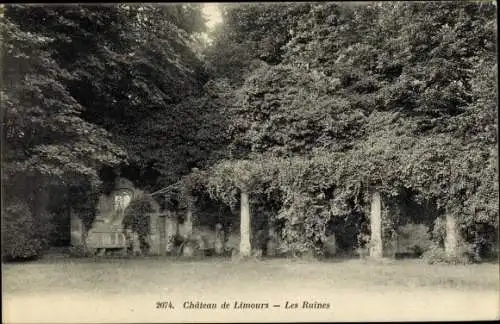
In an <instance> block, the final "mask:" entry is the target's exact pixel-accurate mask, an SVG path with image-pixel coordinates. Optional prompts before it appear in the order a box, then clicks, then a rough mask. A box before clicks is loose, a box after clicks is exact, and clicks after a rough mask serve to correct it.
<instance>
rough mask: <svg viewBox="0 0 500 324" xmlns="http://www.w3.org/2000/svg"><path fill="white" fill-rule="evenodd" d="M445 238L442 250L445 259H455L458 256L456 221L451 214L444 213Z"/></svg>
mask: <svg viewBox="0 0 500 324" xmlns="http://www.w3.org/2000/svg"><path fill="white" fill-rule="evenodd" d="M445 222H446V236H445V239H444V250H445V252H446V255H447V257H449V258H456V257H457V256H458V236H459V233H458V226H457V219H456V217H455V215H453V214H452V213H446V219H445Z"/></svg>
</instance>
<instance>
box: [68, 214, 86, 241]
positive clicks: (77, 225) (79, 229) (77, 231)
mask: <svg viewBox="0 0 500 324" xmlns="http://www.w3.org/2000/svg"><path fill="white" fill-rule="evenodd" d="M70 219H71V220H70V222H71V229H70V230H71V246H73V247H79V246H84V245H85V241H84V232H85V228H84V226H83V222H82V220H81V219H80V217H79V216H78V215H77V214H76V213H75V212H74V211H73V209H71V210H70Z"/></svg>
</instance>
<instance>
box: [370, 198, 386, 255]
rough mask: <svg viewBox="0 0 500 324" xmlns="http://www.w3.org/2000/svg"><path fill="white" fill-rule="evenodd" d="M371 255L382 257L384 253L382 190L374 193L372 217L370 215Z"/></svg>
mask: <svg viewBox="0 0 500 324" xmlns="http://www.w3.org/2000/svg"><path fill="white" fill-rule="evenodd" d="M370 228H371V238H370V257H372V258H374V259H381V258H382V253H383V242H382V200H381V197H380V192H378V191H375V192H374V193H373V194H372V203H371V217H370Z"/></svg>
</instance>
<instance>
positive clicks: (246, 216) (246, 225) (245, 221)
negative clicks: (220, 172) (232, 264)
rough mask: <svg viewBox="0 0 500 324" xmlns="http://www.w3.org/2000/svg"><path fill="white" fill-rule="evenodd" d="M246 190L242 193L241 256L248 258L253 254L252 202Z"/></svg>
mask: <svg viewBox="0 0 500 324" xmlns="http://www.w3.org/2000/svg"><path fill="white" fill-rule="evenodd" d="M248 196H249V195H248V192H247V191H246V190H242V191H241V213H240V256H242V257H247V256H250V254H251V245H250V201H249V197H248Z"/></svg>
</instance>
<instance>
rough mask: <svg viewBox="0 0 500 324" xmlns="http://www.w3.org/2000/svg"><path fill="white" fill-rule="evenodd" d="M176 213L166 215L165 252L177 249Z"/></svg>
mask: <svg viewBox="0 0 500 324" xmlns="http://www.w3.org/2000/svg"><path fill="white" fill-rule="evenodd" d="M175 216H176V215H175V214H174V213H171V212H169V213H168V214H167V215H166V216H165V241H166V246H165V252H166V253H169V254H170V253H172V252H174V249H175V245H174V244H175V237H176V235H177V226H178V223H177V217H175Z"/></svg>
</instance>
